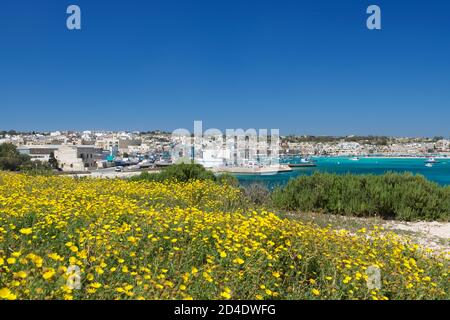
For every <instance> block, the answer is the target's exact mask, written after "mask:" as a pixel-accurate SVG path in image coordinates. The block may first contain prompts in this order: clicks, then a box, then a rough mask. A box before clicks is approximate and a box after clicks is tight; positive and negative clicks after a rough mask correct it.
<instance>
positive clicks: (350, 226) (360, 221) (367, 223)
mask: <svg viewBox="0 0 450 320" xmlns="http://www.w3.org/2000/svg"><path fill="white" fill-rule="evenodd" d="M281 216H285V217H288V218H291V219H298V220H300V221H303V222H312V223H315V224H318V225H319V226H322V227H325V226H327V225H331V226H332V228H334V229H346V230H349V231H350V232H356V231H357V230H359V229H361V228H367V229H371V228H373V227H374V226H380V227H384V228H385V230H389V231H392V232H394V233H397V234H398V235H402V236H407V237H408V238H410V239H411V240H412V241H413V242H415V243H417V244H420V245H421V246H423V247H425V248H430V249H433V250H435V251H436V252H447V254H449V255H450V222H435V221H434V222H404V221H394V220H389V221H387V220H383V219H380V218H357V217H346V216H338V215H331V214H322V213H312V212H308V213H304V212H301V213H298V212H291V213H287V214H281Z"/></svg>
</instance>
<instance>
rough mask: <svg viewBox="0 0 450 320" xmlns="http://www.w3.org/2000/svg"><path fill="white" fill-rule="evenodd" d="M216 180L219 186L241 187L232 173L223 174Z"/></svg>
mask: <svg viewBox="0 0 450 320" xmlns="http://www.w3.org/2000/svg"><path fill="white" fill-rule="evenodd" d="M215 178H216V181H217V182H218V183H219V184H223V185H229V186H233V187H239V180H238V179H237V178H236V177H235V176H233V175H232V174H230V173H221V174H219V175H218V176H216V177H215Z"/></svg>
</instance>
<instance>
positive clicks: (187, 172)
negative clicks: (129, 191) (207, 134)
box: [130, 163, 216, 182]
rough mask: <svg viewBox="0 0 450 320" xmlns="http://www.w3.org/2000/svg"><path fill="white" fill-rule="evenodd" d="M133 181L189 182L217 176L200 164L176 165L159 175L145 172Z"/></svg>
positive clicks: (214, 179) (214, 178) (212, 178)
mask: <svg viewBox="0 0 450 320" xmlns="http://www.w3.org/2000/svg"><path fill="white" fill-rule="evenodd" d="M130 180H132V181H140V180H145V181H164V180H176V181H179V182H187V181H189V180H213V181H216V176H215V175H214V173H212V172H211V171H208V170H206V169H205V168H204V167H203V166H202V165H199V164H186V163H180V164H174V165H171V166H169V167H167V168H165V169H163V170H162V171H161V172H159V173H149V172H143V173H141V174H140V175H139V176H136V177H132V178H130Z"/></svg>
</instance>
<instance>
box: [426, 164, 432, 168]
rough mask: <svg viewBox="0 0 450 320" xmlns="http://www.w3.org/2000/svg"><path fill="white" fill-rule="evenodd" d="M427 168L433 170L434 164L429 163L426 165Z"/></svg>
mask: <svg viewBox="0 0 450 320" xmlns="http://www.w3.org/2000/svg"><path fill="white" fill-rule="evenodd" d="M425 167H428V168H432V167H433V164H432V163H427V164H425Z"/></svg>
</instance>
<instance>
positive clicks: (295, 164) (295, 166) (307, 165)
mask: <svg viewBox="0 0 450 320" xmlns="http://www.w3.org/2000/svg"><path fill="white" fill-rule="evenodd" d="M288 166H289V167H290V168H305V167H306V168H307V167H317V164H315V163H314V162H306V163H288Z"/></svg>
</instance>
